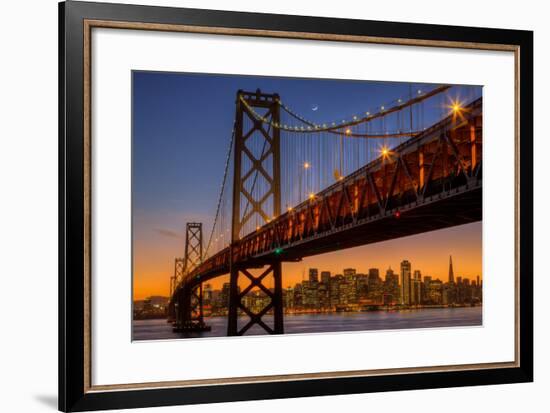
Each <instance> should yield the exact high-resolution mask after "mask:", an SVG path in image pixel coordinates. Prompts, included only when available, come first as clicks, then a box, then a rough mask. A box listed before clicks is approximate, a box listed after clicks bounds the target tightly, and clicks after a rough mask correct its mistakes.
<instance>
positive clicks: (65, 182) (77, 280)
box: [59, 1, 533, 411]
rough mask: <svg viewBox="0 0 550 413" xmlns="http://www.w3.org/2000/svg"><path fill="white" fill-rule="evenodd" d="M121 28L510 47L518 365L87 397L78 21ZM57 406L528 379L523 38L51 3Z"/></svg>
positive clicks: (527, 102) (527, 127) (529, 154)
mask: <svg viewBox="0 0 550 413" xmlns="http://www.w3.org/2000/svg"><path fill="white" fill-rule="evenodd" d="M86 19H89V20H102V21H105V20H107V21H121V22H139V23H147V24H171V25H189V26H202V27H224V28H235V29H253V30H266V31H282V32H301V33H315V34H321V35H322V34H330V35H333V34H336V35H350V36H371V37H376V38H379V39H384V38H388V39H389V38H391V39H409V40H418V41H441V42H468V43H476V44H489V45H513V46H516V47H517V48H518V51H520V53H519V59H518V61H517V64H519V67H520V68H521V70H519V81H520V84H521V87H520V88H519V93H518V95H517V102H516V105H518V106H519V108H520V110H519V130H518V132H519V135H520V136H521V139H519V165H520V166H519V171H518V172H519V188H520V196H519V211H520V212H519V216H518V221H519V222H518V223H517V225H518V227H519V228H520V230H521V237H520V238H519V246H518V249H519V254H520V256H521V260H520V262H519V285H518V287H519V300H518V302H519V311H518V314H519V316H518V317H519V318H518V319H517V324H518V328H519V334H518V339H519V342H520V343H521V345H520V346H519V350H518V351H519V359H520V360H521V362H520V363H519V365H518V366H516V367H505V368H498V367H497V368H479V369H470V370H463V371H432V372H425V373H406V374H403V373H396V374H393V373H389V374H386V375H375V376H365V377H362V376H358V377H339V378H318V379H306V380H284V381H283V380H282V381H279V382H273V381H270V382H251V383H239V384H223V385H220V384H217V385H200V386H192V387H174V388H147V389H120V390H117V391H90V390H89V389H86V383H85V377H86V374H88V372H87V367H86V365H85V358H86V356H85V351H86V350H85V341H86V334H85V329H84V319H85V301H86V296H85V293H84V292H85V288H86V285H85V283H86V279H85V277H84V276H83V274H84V270H85V268H84V266H85V251H84V244H85V237H86V236H87V234H86V233H85V227H84V225H83V222H84V219H85V203H86V202H87V200H86V198H85V175H84V174H85V171H84V164H85V155H84V125H85V108H84V101H85V95H84V94H85V88H84V70H85V68H84V61H85V48H84V37H85V29H84V21H85V20H86ZM59 188H60V190H59V409H60V410H61V411H85V410H99V409H115V408H117V409H120V408H137V407H151V406H168V405H178V404H196V403H216V402H228V401H241V400H258V399H275V398H291V397H306V396H322V395H337V394H352V393H367V392H382V391H394V390H411V389H428V388H443V387H459V386H473V385H487V384H502V383H518V382H530V381H532V380H533V32H531V31H519V30H503V29H489V28H473V27H457V26H442V25H432V24H411V23H394V22H380V21H365V20H350V19H332V18H319V17H304V16H290V15H272V14H258V13H240V12H226V11H213V10H198V9H182V8H168V7H152V6H137V5H121V4H103V3H89V2H76V1H70V2H64V3H60V4H59Z"/></svg>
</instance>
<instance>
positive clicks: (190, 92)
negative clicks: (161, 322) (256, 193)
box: [132, 72, 481, 299]
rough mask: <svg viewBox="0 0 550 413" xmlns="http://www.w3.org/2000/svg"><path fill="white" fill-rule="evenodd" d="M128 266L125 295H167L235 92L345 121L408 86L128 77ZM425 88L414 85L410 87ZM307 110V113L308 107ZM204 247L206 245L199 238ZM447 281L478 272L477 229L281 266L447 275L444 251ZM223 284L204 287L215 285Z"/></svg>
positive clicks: (207, 204) (226, 129)
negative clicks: (270, 97)
mask: <svg viewBox="0 0 550 413" xmlns="http://www.w3.org/2000/svg"><path fill="white" fill-rule="evenodd" d="M132 76H133V97H132V102H133V108H132V111H133V125H132V130H133V139H132V150H133V153H132V159H133V165H132V166H133V171H132V194H133V248H134V250H133V251H134V256H133V267H134V291H133V295H134V299H142V298H145V297H147V296H150V295H168V291H169V277H170V275H171V274H172V272H173V267H174V258H175V257H180V256H183V252H184V243H185V223H186V222H189V221H194V222H203V226H204V234H205V238H206V237H207V235H208V234H209V231H210V228H211V225H212V222H213V217H214V214H215V208H216V202H217V198H218V195H219V189H220V184H221V179H222V176H223V171H224V162H225V156H226V151H227V146H228V144H229V139H230V136H231V128H232V125H233V120H234V116H235V113H234V112H235V96H236V92H237V90H239V89H244V90H252V91H254V90H256V89H257V88H261V89H262V91H265V92H266V93H274V92H276V93H279V95H280V96H281V100H283V101H284V102H286V103H288V104H289V105H290V106H291V107H292V108H293V109H295V110H296V111H297V112H298V113H300V114H303V115H304V116H307V117H308V118H309V119H311V120H312V121H317V122H323V121H328V120H333V119H339V118H342V119H344V118H348V119H349V118H350V116H351V115H354V114H356V113H359V114H360V113H362V112H364V111H365V110H369V109H371V108H373V107H377V106H380V105H381V104H386V103H387V102H390V101H392V100H395V99H397V98H403V99H407V98H408V96H409V91H410V86H409V84H408V83H387V82H366V81H361V82H358V81H341V80H318V79H291V78H269V77H253V76H225V75H201V74H183V73H181V74H179V73H160V72H133V74H132ZM422 87H430V88H431V87H433V86H431V85H430V86H426V85H420V84H414V85H413V89H414V90H416V89H417V88H422ZM480 95H481V87H461V86H456V87H453V88H452V89H450V91H449V92H448V93H447V96H444V97H442V100H440V101H439V102H440V103H439V104H438V105H435V104H433V105H431V106H430V105H427V107H426V108H425V113H424V117H425V120H426V122H430V121H433V122H435V121H436V120H437V119H439V118H440V117H441V115H442V113H444V110H443V109H442V106H443V103H442V102H445V100H446V101H449V100H450V99H456V98H458V99H460V100H462V101H466V102H468V101H470V100H472V99H474V98H476V97H478V96H480ZM314 109H315V110H314ZM205 242H206V241H205ZM450 254H452V255H453V263H454V267H455V276H456V275H463V276H466V277H471V278H475V276H476V275H480V276H481V223H474V224H468V225H464V226H460V227H455V228H450V229H446V230H440V231H435V232H431V233H426V234H420V235H416V236H412V237H406V238H401V239H398V240H393V241H386V242H383V243H378V244H374V245H370V246H364V247H358V248H353V249H349V250H345V251H340V252H336V253H331V254H325V255H322V256H316V257H310V258H308V259H305V260H304V261H302V262H300V263H293V264H285V266H284V271H283V277H284V278H283V284H284V286H285V287H286V286H288V285H294V284H295V283H296V282H299V281H300V280H301V279H302V273H303V271H304V270H305V271H306V273H307V268H309V267H318V268H319V269H320V270H330V271H332V272H333V273H338V272H341V271H342V269H343V268H344V267H354V268H357V270H358V271H359V272H364V271H367V270H368V268H371V267H377V268H380V270H381V274H383V273H384V272H385V269H386V268H388V266H390V265H391V267H392V268H393V269H394V270H396V269H398V268H399V262H400V261H401V260H403V259H408V260H409V261H411V262H412V266H413V270H414V269H420V270H421V271H422V273H423V274H425V275H432V276H433V277H434V278H437V277H439V278H441V279H442V280H446V279H447V268H448V261H449V255H450ZM225 281H227V277H220V278H219V279H217V280H214V281H212V284H213V286H214V288H217V287H219V286H221V283H223V282H225Z"/></svg>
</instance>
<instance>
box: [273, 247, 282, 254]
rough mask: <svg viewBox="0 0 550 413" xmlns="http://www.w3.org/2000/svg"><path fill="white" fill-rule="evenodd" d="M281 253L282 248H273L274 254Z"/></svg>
mask: <svg viewBox="0 0 550 413" xmlns="http://www.w3.org/2000/svg"><path fill="white" fill-rule="evenodd" d="M282 253H283V249H282V248H275V255H281V254H282Z"/></svg>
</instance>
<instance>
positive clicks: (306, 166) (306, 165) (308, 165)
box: [304, 161, 311, 169]
mask: <svg viewBox="0 0 550 413" xmlns="http://www.w3.org/2000/svg"><path fill="white" fill-rule="evenodd" d="M310 166H311V165H310V163H309V162H307V161H306V162H304V169H309V167H310Z"/></svg>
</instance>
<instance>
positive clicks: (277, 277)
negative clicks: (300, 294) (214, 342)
mask: <svg viewBox="0 0 550 413" xmlns="http://www.w3.org/2000/svg"><path fill="white" fill-rule="evenodd" d="M269 275H271V276H272V277H273V288H272V289H270V288H268V287H266V286H265V284H264V281H265V280H266V278H267V277H268V276H269ZM241 276H243V278H244V279H248V280H249V281H250V284H249V285H248V286H247V287H246V288H244V289H243V290H242V291H240V289H239V279H240V277H241ZM230 277H231V278H230V287H229V288H230V291H229V312H228V323H227V335H228V336H241V335H243V334H245V333H246V332H247V331H248V330H249V329H250V328H251V327H252V326H254V325H255V324H257V325H259V326H260V327H261V328H262V329H263V330H265V331H266V332H267V333H269V334H283V333H284V327H283V288H282V264H281V262H280V261H275V262H273V263H271V264H269V265H268V266H267V268H265V267H264V268H263V269H262V270H261V273H260V274H259V275H253V274H252V273H251V271H249V269H246V268H243V267H238V266H234V267H233V268H232V269H231V275H230ZM254 288H258V289H259V290H260V291H262V292H263V293H264V294H265V296H267V297H269V299H270V301H269V302H268V303H267V304H265V305H264V306H263V308H258V309H256V308H254V309H251V308H249V307H248V306H247V305H246V304H245V303H244V302H243V298H244V297H245V296H246V295H247V294H248V293H249V292H250V291H251V290H252V289H254ZM270 313H271V314H272V315H273V323H272V325H271V326H270V325H269V323H266V322H265V321H264V319H263V318H264V316H266V315H268V314H270ZM239 314H243V315H244V316H245V319H246V320H247V321H246V323H245V324H244V325H242V326H239Z"/></svg>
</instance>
